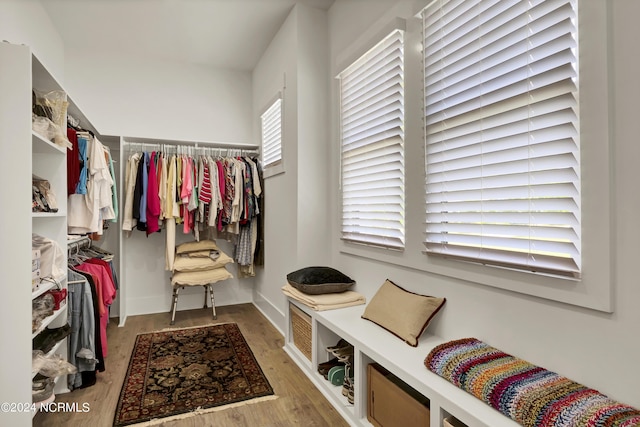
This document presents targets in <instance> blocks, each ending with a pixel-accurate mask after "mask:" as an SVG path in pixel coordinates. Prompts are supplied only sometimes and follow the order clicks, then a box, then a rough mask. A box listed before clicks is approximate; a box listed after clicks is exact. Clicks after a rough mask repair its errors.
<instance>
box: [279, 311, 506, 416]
mask: <svg viewBox="0 0 640 427" xmlns="http://www.w3.org/2000/svg"><path fill="white" fill-rule="evenodd" d="M289 302H291V303H292V304H295V305H296V306H297V307H298V308H300V310H302V311H304V312H305V313H307V314H308V315H309V316H311V328H312V330H311V338H312V349H311V355H312V360H311V361H309V360H308V359H307V358H306V357H305V356H304V355H303V354H302V352H301V351H299V350H298V349H297V348H296V346H295V344H294V342H293V334H292V330H291V319H290V313H289V310H287V329H286V331H285V345H284V350H285V351H286V352H287V354H289V356H291V358H292V359H293V361H294V362H295V363H296V364H297V365H298V366H299V367H300V369H302V371H303V372H304V373H305V374H306V375H307V377H309V379H310V380H311V382H313V384H314V385H315V386H316V387H317V388H318V389H319V390H320V391H321V392H322V394H323V395H324V396H325V397H326V398H327V400H328V401H329V402H330V403H331V404H332V405H333V406H334V408H335V409H336V410H337V411H338V412H339V413H340V414H341V415H342V416H343V418H344V419H345V420H346V421H347V422H348V423H349V424H350V425H353V426H371V425H372V424H371V423H370V422H369V421H368V420H367V396H366V389H367V365H369V364H370V363H378V364H380V365H381V366H382V367H384V368H385V369H387V370H388V371H389V372H391V373H392V374H394V375H395V376H397V377H398V378H399V379H401V380H402V381H404V382H405V383H406V384H407V385H409V386H411V387H412V388H414V389H415V390H417V391H418V392H419V393H420V394H422V395H423V396H425V397H426V398H427V399H429V402H430V411H431V412H430V420H429V421H430V426H431V427H441V426H443V420H444V419H445V418H446V417H449V416H454V417H456V418H457V419H458V420H460V421H462V422H463V423H464V424H465V425H467V426H468V427H517V426H518V424H517V423H516V422H514V421H513V420H511V419H510V418H508V417H506V416H504V415H502V414H501V413H500V412H498V411H496V410H495V409H493V408H491V407H490V406H488V405H487V404H485V403H484V402H482V401H481V400H479V399H476V398H475V397H473V396H472V395H470V394H469V393H466V392H465V391H463V390H461V389H459V388H458V387H456V386H454V385H453V384H451V383H449V382H448V381H446V380H444V379H443V378H440V377H439V376H438V375H436V374H434V373H433V372H431V371H429V370H428V369H427V368H426V367H425V365H424V359H425V358H426V357H427V355H428V354H429V352H430V351H431V349H433V348H434V347H435V346H437V345H439V344H442V343H443V342H445V341H446V340H444V339H442V338H440V337H437V336H434V335H431V334H429V332H428V331H427V332H426V333H424V334H423V335H422V337H421V338H420V341H419V345H418V347H411V346H409V345H407V344H406V343H404V342H403V341H401V340H400V339H398V338H397V337H396V336H394V335H392V334H391V333H389V332H387V331H386V330H384V329H382V328H381V327H379V326H377V325H375V324H374V323H372V322H370V321H368V320H365V319H362V318H361V317H360V316H361V315H362V313H363V312H364V308H365V306H364V305H360V306H355V307H348V308H342V309H337V310H327V311H314V310H312V309H311V308H309V307H307V306H305V305H303V304H300V303H299V302H297V301H294V300H292V299H290V298H289ZM340 338H343V339H345V340H347V341H348V342H349V343H350V344H352V345H353V347H354V403H353V404H352V405H351V404H349V403H348V402H347V399H346V397H344V396H343V395H342V391H341V387H336V386H333V385H331V384H330V383H329V382H328V381H326V380H325V379H324V377H322V375H320V374H319V373H318V372H317V366H318V364H319V363H322V362H325V361H327V360H329V359H330V358H331V357H332V356H331V354H330V353H328V352H327V351H326V347H329V346H332V345H335V344H336V343H337V342H338V340H339V339H340ZM425 425H426V424H425Z"/></svg>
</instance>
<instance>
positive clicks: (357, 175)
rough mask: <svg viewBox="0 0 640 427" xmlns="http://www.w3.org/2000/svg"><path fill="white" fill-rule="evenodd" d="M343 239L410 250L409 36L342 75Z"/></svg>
mask: <svg viewBox="0 0 640 427" xmlns="http://www.w3.org/2000/svg"><path fill="white" fill-rule="evenodd" d="M338 78H339V80H340V125H341V143H342V145H341V153H342V158H341V166H342V170H341V174H342V181H341V183H342V239H343V240H345V241H349V242H355V243H361V244H367V245H373V246H380V247H385V248H393V249H403V248H404V33H403V32H402V31H400V30H394V31H393V32H392V33H391V34H389V35H388V36H387V37H386V38H385V39H384V40H382V41H381V42H380V43H378V44H377V45H376V46H374V47H373V48H371V49H370V50H369V51H368V52H367V53H365V54H364V55H363V56H361V57H360V58H359V59H358V60H357V61H355V62H354V63H353V64H351V65H350V66H349V67H347V68H346V69H345V70H344V71H343V72H342V73H340V74H339V76H338Z"/></svg>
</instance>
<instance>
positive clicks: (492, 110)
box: [423, 0, 581, 277]
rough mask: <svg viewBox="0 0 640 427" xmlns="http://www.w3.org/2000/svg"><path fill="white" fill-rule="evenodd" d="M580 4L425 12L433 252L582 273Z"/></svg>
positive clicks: (509, 1) (507, 2) (463, 6)
mask: <svg viewBox="0 0 640 427" xmlns="http://www.w3.org/2000/svg"><path fill="white" fill-rule="evenodd" d="M576 8H577V1H575V0H573V1H572V0H529V1H522V0H499V1H498V0H482V1H480V0H440V1H436V2H435V3H434V4H432V5H430V6H429V7H428V8H426V9H425V10H424V11H423V30H424V64H425V69H424V73H425V74H424V76H425V82H424V84H425V88H424V90H425V123H426V126H425V130H426V172H427V175H426V193H427V196H426V199H427V206H426V210H427V214H426V219H427V224H426V238H425V246H426V250H427V252H428V253H430V254H439V255H444V256H451V257H456V258H459V259H462V260H467V261H474V262H479V263H485V264H492V265H499V266H505V267H511V268H516V269H524V270H529V271H535V272H544V273H549V274H557V275H563V276H569V277H579V276H580V269H581V261H580V234H581V231H580V154H579V122H578V117H579V116H578V89H577V87H578V86H577V79H578V74H577V70H578V66H577V62H578V55H577V22H576V20H577V10H576Z"/></svg>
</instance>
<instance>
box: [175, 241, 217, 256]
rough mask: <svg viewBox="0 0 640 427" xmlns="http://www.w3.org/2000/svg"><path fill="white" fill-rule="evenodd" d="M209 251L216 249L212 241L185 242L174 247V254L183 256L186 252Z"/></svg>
mask: <svg viewBox="0 0 640 427" xmlns="http://www.w3.org/2000/svg"><path fill="white" fill-rule="evenodd" d="M211 249H218V246H217V245H216V242H214V241H213V240H200V241H199V242H187V243H182V244H180V245H178V246H177V247H176V253H177V254H183V253H186V252H196V251H203V250H211Z"/></svg>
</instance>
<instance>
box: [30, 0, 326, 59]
mask: <svg viewBox="0 0 640 427" xmlns="http://www.w3.org/2000/svg"><path fill="white" fill-rule="evenodd" d="M333 2H334V0H42V4H43V5H44V7H45V9H46V10H47V12H48V14H49V16H50V17H51V20H52V22H53V24H54V25H55V27H56V29H57V30H58V32H59V33H60V35H61V37H62V40H63V42H64V45H65V49H73V48H80V49H89V50H91V51H93V52H110V53H112V52H120V53H123V54H129V55H136V56H144V57H150V58H155V59H162V60H170V61H179V62H189V63H195V64H206V65H211V66H214V67H219V68H229V69H239V70H252V69H253V68H254V67H255V65H256V64H257V62H258V60H259V59H260V56H261V55H262V53H263V52H264V50H265V49H266V48H267V46H268V45H269V42H270V41H271V39H272V38H273V36H275V34H276V33H277V32H278V29H279V28H280V26H281V25H282V23H283V22H284V21H285V19H286V17H287V15H288V14H289V12H290V11H291V9H292V8H293V6H294V5H295V4H296V3H305V4H308V5H311V6H313V7H317V8H321V9H325V10H326V9H328V8H329V7H330V6H331V4H333Z"/></svg>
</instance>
